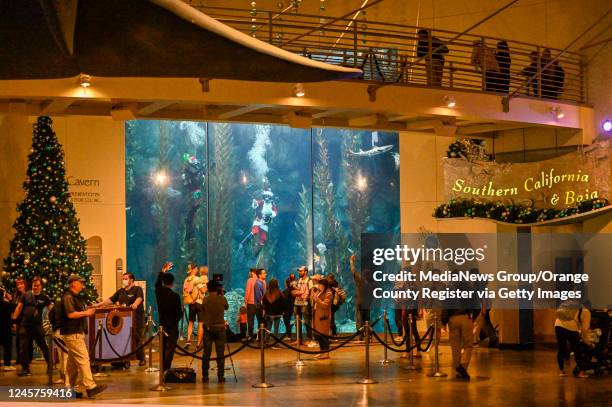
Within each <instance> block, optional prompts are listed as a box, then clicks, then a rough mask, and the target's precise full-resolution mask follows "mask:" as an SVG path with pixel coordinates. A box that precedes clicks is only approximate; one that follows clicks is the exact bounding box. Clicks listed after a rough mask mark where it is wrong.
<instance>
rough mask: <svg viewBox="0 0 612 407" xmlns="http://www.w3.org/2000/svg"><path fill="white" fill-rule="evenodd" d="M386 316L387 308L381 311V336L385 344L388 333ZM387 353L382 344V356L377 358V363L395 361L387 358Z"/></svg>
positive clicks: (386, 363) (382, 363)
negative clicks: (379, 358) (380, 358)
mask: <svg viewBox="0 0 612 407" xmlns="http://www.w3.org/2000/svg"><path fill="white" fill-rule="evenodd" d="M388 321H389V320H388V318H387V310H386V309H385V310H384V311H383V338H384V341H385V345H386V344H387V335H388V329H387V326H388V325H389V324H388ZM387 356H388V354H387V347H386V346H383V358H382V360H379V361H378V363H380V364H381V365H388V364H391V363H395V362H394V361H393V360H391V359H389V358H388V357H387Z"/></svg>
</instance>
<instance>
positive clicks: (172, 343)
mask: <svg viewBox="0 0 612 407" xmlns="http://www.w3.org/2000/svg"><path fill="white" fill-rule="evenodd" d="M171 268H172V263H166V264H164V266H163V267H162V269H161V271H160V272H159V274H158V275H157V281H156V282H155V298H156V299H157V312H158V314H159V315H158V317H159V325H161V326H163V327H164V332H166V334H167V335H168V336H166V337H165V338H164V365H163V369H164V371H166V370H168V369H170V368H171V367H172V359H173V358H174V350H175V349H176V342H177V341H178V335H179V323H180V321H181V319H182V318H183V306H182V305H181V297H179V295H178V294H177V293H175V292H174V291H172V285H173V284H174V276H173V275H172V274H170V273H168V271H169V270H170V269H171Z"/></svg>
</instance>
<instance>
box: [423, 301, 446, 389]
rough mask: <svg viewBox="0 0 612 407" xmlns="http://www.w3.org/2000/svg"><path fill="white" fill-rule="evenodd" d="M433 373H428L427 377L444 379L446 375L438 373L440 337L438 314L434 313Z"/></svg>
mask: <svg viewBox="0 0 612 407" xmlns="http://www.w3.org/2000/svg"><path fill="white" fill-rule="evenodd" d="M433 334H434V371H433V372H431V373H429V374H428V375H427V376H428V377H446V376H448V375H447V374H446V373H444V372H441V371H440V360H439V355H438V344H439V342H440V337H439V336H438V314H437V313H434V332H433Z"/></svg>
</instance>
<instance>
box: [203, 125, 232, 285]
mask: <svg viewBox="0 0 612 407" xmlns="http://www.w3.org/2000/svg"><path fill="white" fill-rule="evenodd" d="M213 129H214V132H213V136H212V137H211V138H210V140H209V143H211V142H212V150H213V151H214V157H215V158H214V160H215V165H214V168H212V169H209V171H210V178H209V179H210V200H211V202H210V203H212V205H211V207H210V208H211V210H210V213H209V216H210V220H209V225H210V236H209V237H208V238H209V239H210V247H211V248H212V249H211V252H210V253H209V256H208V258H209V259H210V261H209V266H210V269H211V270H212V272H213V273H222V274H223V278H224V284H225V286H226V287H231V286H232V273H231V269H232V242H233V240H232V222H233V220H234V217H235V212H234V210H233V205H234V200H233V198H232V197H233V191H234V189H235V187H236V182H235V177H236V170H235V159H236V158H235V153H234V136H233V133H232V126H231V125H229V124H228V123H218V124H215V125H214V127H213ZM209 145H210V144H209Z"/></svg>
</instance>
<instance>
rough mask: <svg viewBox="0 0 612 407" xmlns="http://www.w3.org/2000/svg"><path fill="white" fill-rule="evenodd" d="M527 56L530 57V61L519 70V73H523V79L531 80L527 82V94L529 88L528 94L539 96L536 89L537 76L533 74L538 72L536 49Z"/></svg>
mask: <svg viewBox="0 0 612 407" xmlns="http://www.w3.org/2000/svg"><path fill="white" fill-rule="evenodd" d="M529 58H530V59H531V63H530V64H529V66H527V67H525V68H523V70H522V71H521V75H523V76H524V77H525V80H526V81H528V80H529V79H531V78H533V79H531V82H530V83H529V86H527V88H526V89H527V95H529V88H531V95H530V96H536V97H537V96H539V95H540V92H539V91H538V78H537V77H534V75H535V74H537V73H538V52H537V51H532V52H531V53H530V54H529Z"/></svg>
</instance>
